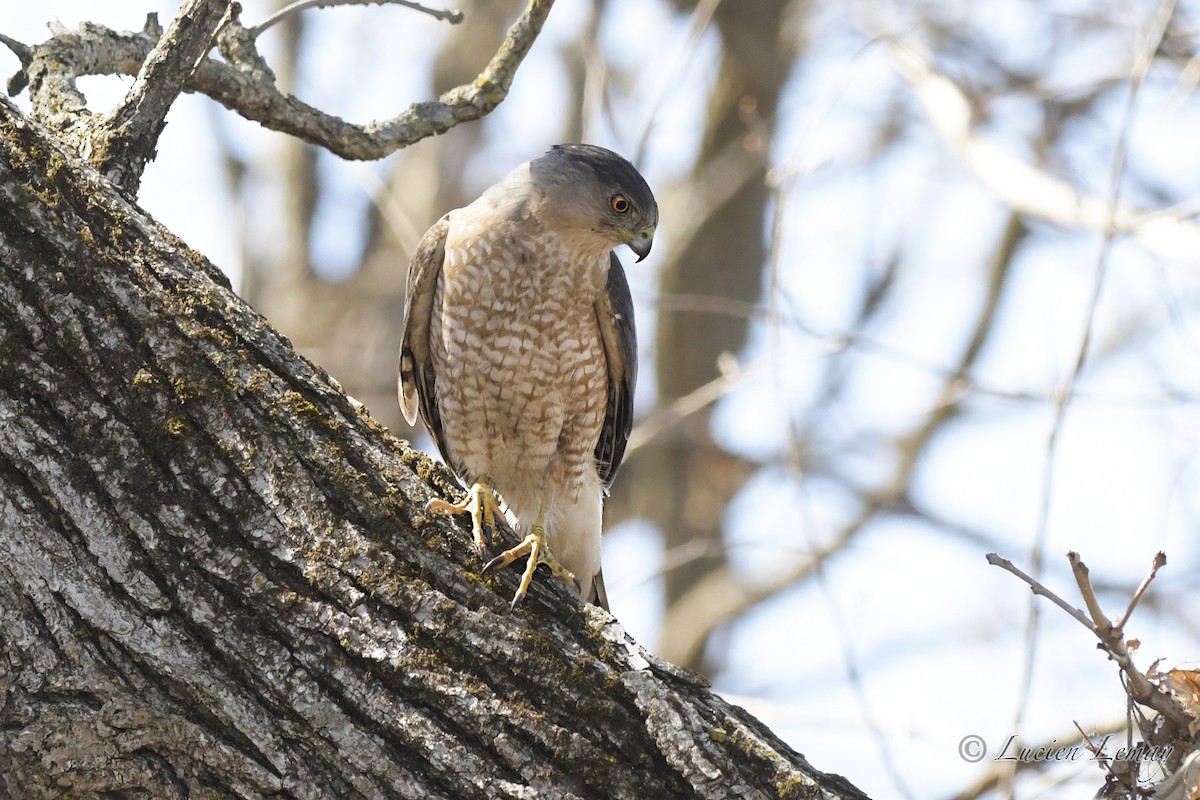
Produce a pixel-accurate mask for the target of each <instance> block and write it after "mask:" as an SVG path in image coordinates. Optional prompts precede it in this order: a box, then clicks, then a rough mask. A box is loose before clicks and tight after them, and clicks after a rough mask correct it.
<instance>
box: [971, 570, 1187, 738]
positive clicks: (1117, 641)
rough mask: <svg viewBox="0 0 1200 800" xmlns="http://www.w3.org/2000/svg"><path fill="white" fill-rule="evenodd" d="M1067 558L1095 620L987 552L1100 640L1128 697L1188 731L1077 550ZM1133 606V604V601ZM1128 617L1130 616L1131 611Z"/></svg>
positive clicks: (1176, 706) (1184, 716)
mask: <svg viewBox="0 0 1200 800" xmlns="http://www.w3.org/2000/svg"><path fill="white" fill-rule="evenodd" d="M1160 558H1161V559H1162V563H1159V561H1160ZM1067 559H1068V561H1069V562H1070V564H1071V572H1072V573H1073V574H1074V575H1075V580H1076V583H1078V584H1079V590H1080V592H1081V594H1082V595H1083V597H1084V601H1085V602H1086V603H1087V605H1088V609H1089V611H1091V613H1092V617H1093V619H1092V620H1089V619H1088V618H1087V617H1086V616H1085V615H1084V613H1083V612H1082V611H1080V610H1079V609H1077V608H1075V607H1073V606H1072V605H1071V604H1069V603H1067V602H1066V601H1065V600H1063V599H1062V598H1061V597H1059V596H1058V595H1057V594H1055V593H1054V592H1052V591H1050V590H1049V589H1047V588H1046V587H1045V586H1043V585H1042V584H1041V583H1040V582H1039V581H1038V580H1037V579H1036V578H1033V577H1031V576H1030V575H1027V574H1025V573H1024V572H1022V571H1021V569H1019V568H1018V567H1016V566H1015V565H1014V564H1013V563H1012V562H1011V561H1009V560H1008V559H1006V558H1002V557H1000V556H999V555H997V554H996V553H988V555H987V561H988V563H989V564H991V565H993V566H997V567H1000V568H1001V569H1003V570H1005V571H1007V572H1011V573H1012V574H1013V575H1016V576H1017V577H1018V578H1020V579H1021V580H1022V581H1024V582H1025V583H1026V584H1028V585H1029V588H1030V589H1032V590H1033V593H1034V594H1036V595H1041V596H1042V597H1045V598H1046V599H1048V600H1050V601H1051V602H1052V603H1054V604H1055V605H1056V606H1058V607H1059V608H1061V609H1063V610H1064V611H1066V612H1067V613H1068V614H1070V615H1071V617H1072V618H1073V619H1075V620H1076V621H1077V622H1079V624H1081V625H1083V626H1084V627H1085V628H1087V629H1088V630H1090V631H1091V632H1092V633H1094V634H1095V635H1096V638H1097V639H1099V640H1100V649H1101V650H1103V651H1104V652H1105V653H1107V654H1108V656H1109V658H1111V659H1112V660H1113V661H1115V662H1116V664H1117V666H1118V667H1120V669H1121V673H1122V674H1123V675H1124V676H1125V679H1126V680H1127V681H1128V683H1127V684H1126V691H1128V693H1129V696H1130V697H1131V698H1132V699H1133V700H1134V701H1136V702H1137V703H1140V704H1141V705H1143V706H1146V707H1147V708H1151V709H1153V710H1155V711H1157V712H1158V713H1159V714H1160V715H1162V717H1163V718H1164V719H1166V720H1167V721H1169V722H1170V723H1171V724H1172V725H1174V726H1175V728H1176V729H1178V730H1183V731H1186V730H1188V726H1189V724H1190V723H1191V718H1190V717H1189V715H1188V713H1187V711H1185V710H1184V709H1183V708H1182V707H1180V705H1179V704H1178V703H1177V702H1176V701H1175V700H1174V698H1172V697H1171V696H1170V695H1168V694H1167V693H1166V692H1164V691H1163V690H1162V689H1160V688H1159V687H1158V686H1155V685H1154V684H1153V683H1151V682H1150V679H1149V678H1147V677H1146V676H1145V674H1143V673H1142V671H1141V670H1139V669H1138V668H1137V666H1136V665H1135V664H1134V663H1133V657H1132V655H1131V654H1130V652H1129V647H1128V645H1126V643H1125V637H1124V631H1122V630H1121V629H1120V628H1119V627H1117V626H1114V625H1113V624H1112V622H1111V621H1110V620H1109V619H1108V618H1107V617H1106V616H1105V615H1104V613H1103V611H1102V610H1101V609H1100V604H1099V602H1098V601H1097V600H1096V593H1095V590H1094V589H1093V588H1092V585H1091V579H1090V577H1089V575H1088V568H1087V565H1086V564H1084V563H1083V561H1082V560H1081V559H1080V558H1079V554H1078V553H1074V552H1072V553H1068V554H1067ZM1165 563H1166V561H1165V557H1164V556H1163V555H1162V554H1161V553H1159V554H1158V555H1157V556H1155V559H1154V566H1153V567H1152V569H1151V573H1150V576H1149V577H1147V579H1146V580H1145V581H1143V586H1142V587H1139V588H1138V592H1139V594H1138V596H1139V597H1140V595H1141V594H1142V593H1144V592H1145V587H1144V585H1145V584H1148V583H1149V582H1150V580H1151V579H1152V578H1153V576H1154V574H1155V573H1156V572H1157V571H1158V569H1159V567H1161V566H1162V564H1165ZM1130 605H1131V606H1132V605H1133V603H1131V604H1130ZM1126 616H1128V612H1127V613H1126Z"/></svg>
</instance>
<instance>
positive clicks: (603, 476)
mask: <svg viewBox="0 0 1200 800" xmlns="http://www.w3.org/2000/svg"><path fill="white" fill-rule="evenodd" d="M609 259H610V261H609V268H608V281H607V283H606V285H605V287H604V291H603V292H601V293H600V297H599V298H598V299H597V300H596V305H595V308H596V320H597V322H598V323H599V324H600V339H601V341H602V342H603V344H604V357H605V360H606V361H607V362H608V399H607V403H606V406H605V410H604V427H603V428H601V430H600V440H599V441H598V442H596V469H597V471H598V472H599V473H600V480H601V481H603V483H604V487H605V488H606V489H607V488H608V487H610V486H612V482H613V477H614V476H615V475H616V473H617V468H618V467H620V466H621V459H622V458H624V456H625V444H626V442H628V441H629V432H630V430H632V429H633V391H634V387H635V386H636V385H637V330H636V329H635V328H634V324H633V298H632V297H631V296H630V294H629V282H628V281H627V280H626V279H625V270H624V268H622V267H621V262H620V261H619V260H618V259H617V256H616V253H610V254H609Z"/></svg>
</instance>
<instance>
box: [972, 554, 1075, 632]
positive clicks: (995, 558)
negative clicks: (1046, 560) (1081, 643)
mask: <svg viewBox="0 0 1200 800" xmlns="http://www.w3.org/2000/svg"><path fill="white" fill-rule="evenodd" d="M987 562H988V563H989V564H991V565H992V566H993V567H999V568H1000V569H1002V570H1004V571H1005V572H1011V573H1012V574H1013V575H1016V576H1017V577H1018V578H1020V579H1021V580H1023V581H1025V583H1026V584H1028V586H1029V588H1030V589H1031V590H1032V591H1033V593H1034V594H1037V595H1041V596H1042V597H1044V598H1046V599H1047V600H1049V601H1050V602H1051V603H1054V605H1056V606H1058V607H1059V608H1061V609H1062V610H1063V611H1066V612H1067V613H1068V614H1070V615H1071V617H1072V618H1073V619H1075V620H1076V621H1077V622H1078V623H1079V624H1080V625H1082V626H1084V627H1085V628H1087V629H1088V630H1090V631H1093V632H1094V631H1095V630H1096V628H1095V626H1094V625H1092V623H1091V622H1090V621H1089V620H1088V618H1087V617H1086V616H1085V615H1084V613H1083V612H1082V611H1080V610H1079V609H1078V608H1075V606H1073V605H1071V604H1070V603H1068V602H1067V601H1066V600H1063V599H1062V598H1061V597H1059V596H1058V595H1057V594H1055V593H1054V592H1052V591H1050V590H1049V589H1047V588H1046V587H1045V586H1043V585H1042V583H1041V581H1039V580H1037V579H1036V578H1034V577H1033V576H1032V575H1027V574H1026V573H1024V572H1022V571H1021V568H1020V567H1018V566H1017V565H1016V564H1014V563H1012V562H1011V561H1009V560H1008V559H1007V558H1004V557H1003V556H1000V555H998V554H996V553H988V554H987Z"/></svg>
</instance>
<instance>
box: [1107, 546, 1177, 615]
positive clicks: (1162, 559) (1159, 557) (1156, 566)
mask: <svg viewBox="0 0 1200 800" xmlns="http://www.w3.org/2000/svg"><path fill="white" fill-rule="evenodd" d="M1166 563H1167V554H1166V553H1164V552H1162V551H1161V550H1159V551H1158V553H1156V554H1155V556H1154V562H1153V563H1152V564H1151V565H1150V572H1149V573H1147V574H1146V577H1145V578H1143V579H1142V582H1141V584H1140V585H1139V586H1138V588H1137V591H1136V592H1134V593H1133V599H1132V600H1130V601H1129V607H1128V608H1126V609H1125V613H1124V614H1122V615H1121V618H1120V619H1119V620H1117V630H1118V631H1123V630H1125V623H1126V622H1128V621H1129V617H1130V615H1131V614H1133V610H1134V609H1135V608H1137V604H1138V603H1140V602H1141V600H1142V595H1144V594H1145V593H1146V590H1147V589H1149V588H1150V581H1152V580H1154V576H1155V575H1157V574H1158V571H1159V570H1160V569H1162V568H1163V567H1164V566H1166Z"/></svg>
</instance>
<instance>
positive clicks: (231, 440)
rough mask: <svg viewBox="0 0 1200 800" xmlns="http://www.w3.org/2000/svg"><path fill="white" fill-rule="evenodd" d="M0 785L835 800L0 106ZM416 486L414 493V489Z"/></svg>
mask: <svg viewBox="0 0 1200 800" xmlns="http://www.w3.org/2000/svg"><path fill="white" fill-rule="evenodd" d="M0 267H2V269H0V604H2V610H3V618H2V619H0V656H2V657H0V793H5V794H6V795H7V796H10V797H16V798H41V797H62V796H71V797H95V796H105V797H152V798H171V797H187V796H200V795H202V796H206V797H209V796H211V797H312V798H341V797H372V798H374V797H412V798H473V797H526V798H528V797H547V798H548V797H580V798H601V797H614V798H618V797H619V798H626V797H627V798H671V797H730V798H734V797H738V798H743V797H745V798H757V797H816V796H820V797H862V795H861V794H860V793H859V792H858V791H857V790H855V789H854V787H852V786H850V785H849V784H848V783H847V782H845V781H844V780H843V779H841V778H839V777H837V776H829V775H824V774H822V773H820V772H818V771H816V770H814V769H813V768H812V767H810V766H809V765H808V764H807V762H805V760H804V759H803V757H801V756H800V755H798V754H797V753H795V752H794V751H792V750H791V749H789V748H788V747H787V746H786V745H784V744H783V743H781V742H780V741H779V740H778V739H777V738H776V737H775V736H774V735H773V734H771V733H770V732H769V731H768V730H766V729H765V728H764V727H763V726H762V725H761V724H760V723H759V722H757V721H756V720H754V719H753V718H752V717H750V716H749V715H747V714H746V713H745V712H744V711H742V710H741V709H738V708H736V707H734V706H731V705H729V704H728V703H726V702H725V701H724V700H722V699H721V698H720V697H717V696H715V695H713V694H712V693H711V692H710V691H709V690H708V689H707V688H706V686H705V685H704V684H703V682H702V681H701V680H700V679H698V678H697V677H696V676H693V675H691V674H690V673H687V672H685V671H682V670H680V669H678V668H676V667H673V666H671V665H670V664H668V663H666V662H664V661H662V660H660V659H657V658H656V657H654V656H652V655H651V654H649V653H648V652H647V651H645V650H643V649H642V648H641V647H639V646H638V645H637V644H636V643H634V642H633V641H632V640H631V639H629V637H628V636H627V635H626V634H625V632H624V630H623V629H622V628H621V626H620V624H619V623H618V622H616V621H615V620H614V619H612V618H611V617H610V616H608V615H607V614H606V613H604V612H602V611H601V610H599V609H597V608H595V607H593V606H588V605H584V604H582V603H581V602H580V601H579V600H578V599H577V598H575V597H574V596H573V595H572V594H571V593H570V592H569V591H568V590H567V589H566V587H565V586H564V585H563V584H561V583H560V582H559V581H558V580H557V579H554V578H552V577H550V576H539V580H538V581H537V582H536V583H535V586H534V589H533V591H532V592H531V593H530V595H529V597H528V598H527V600H526V602H525V604H524V605H523V606H522V607H520V608H519V609H518V610H517V611H516V612H515V613H510V612H509V611H508V608H507V598H508V597H510V596H511V595H512V592H513V589H514V588H515V581H516V575H515V574H505V575H502V576H499V577H489V578H487V579H486V580H484V579H481V578H480V577H479V576H478V574H477V570H478V569H479V566H480V560H479V559H478V557H477V556H476V555H475V554H474V553H473V552H472V550H471V547H470V543H469V539H470V537H469V534H468V533H467V532H466V531H465V528H463V527H461V526H459V525H457V524H456V523H454V522H451V521H448V520H446V519H443V518H440V517H430V516H427V515H426V514H425V513H424V512H423V511H422V510H421V509H422V508H423V504H424V501H425V500H426V499H428V497H429V496H430V493H431V491H436V492H439V493H445V492H454V491H455V487H454V485H453V484H452V482H451V480H450V478H449V477H448V475H447V473H446V472H445V471H444V470H442V469H441V468H440V467H438V466H436V465H435V464H434V463H432V462H431V461H429V460H428V459H427V458H425V457H424V456H423V455H421V454H420V453H417V452H415V451H412V450H411V449H409V448H408V447H407V445H405V444H404V443H403V442H400V441H398V440H396V439H395V438H393V437H392V436H391V435H390V434H388V433H387V431H385V430H383V429H382V428H380V427H379V426H378V425H377V424H376V423H374V422H373V421H372V420H371V418H370V417H369V416H368V415H367V413H366V412H365V410H364V409H363V408H361V407H356V405H355V404H354V403H353V402H352V401H350V400H349V399H348V398H347V397H346V396H345V395H344V394H343V393H342V392H341V391H340V390H339V387H338V386H337V384H336V383H335V382H334V381H333V380H332V379H330V377H329V376H328V375H326V374H325V373H323V372H322V371H321V370H320V369H319V368H317V367H315V366H314V365H313V364H312V363H310V362H308V361H306V360H305V359H303V358H301V357H299V356H297V355H296V354H295V353H294V351H293V350H292V348H291V346H290V344H289V343H288V342H287V340H285V339H283V338H282V337H281V336H280V335H279V334H278V333H276V332H275V331H274V330H273V329H272V328H271V327H270V326H269V325H268V324H267V323H266V322H265V321H264V320H263V318H262V317H261V316H259V315H258V314H256V313H255V312H254V311H253V310H252V309H250V308H249V307H248V306H247V305H245V304H244V303H243V302H242V301H241V300H240V299H239V298H238V297H237V296H236V295H234V294H233V293H232V292H231V291H230V289H229V287H228V284H227V283H226V281H225V279H224V278H223V277H222V276H221V274H220V273H219V272H218V271H217V270H216V269H215V268H214V267H213V266H212V265H211V264H209V263H208V262H207V261H206V260H205V259H204V258H203V257H202V256H201V255H200V254H198V253H196V252H195V251H192V250H190V249H188V248H187V246H186V245H184V244H183V243H182V242H180V241H179V240H178V239H176V238H175V237H174V236H172V235H171V234H170V233H169V232H168V231H166V230H164V229H162V228H161V227H160V226H159V225H157V224H156V223H155V222H154V221H153V220H151V219H150V218H148V217H147V216H146V215H145V214H144V212H142V211H141V209H139V208H138V207H137V206H136V205H134V204H132V203H130V202H129V201H128V200H126V199H125V198H124V196H123V195H122V194H121V193H120V192H119V191H117V190H116V189H114V187H113V186H112V184H110V183H108V182H107V181H106V180H104V179H102V178H100V177H99V175H98V174H97V173H96V172H95V171H94V170H92V169H91V168H89V167H86V166H84V165H82V164H81V163H80V162H78V161H77V160H75V159H74V158H72V157H71V156H69V155H67V154H66V152H65V151H64V150H63V149H62V148H61V147H60V146H59V145H58V143H57V142H56V141H55V140H54V139H53V138H52V137H51V136H49V135H48V134H47V133H46V132H45V130H44V129H42V128H41V127H40V126H38V125H36V124H35V123H32V122H31V121H29V120H27V119H25V118H24V117H23V116H22V115H21V114H20V112H19V111H17V110H16V109H15V107H14V106H12V105H11V104H10V103H9V102H8V101H7V100H0ZM431 487H432V488H431Z"/></svg>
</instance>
